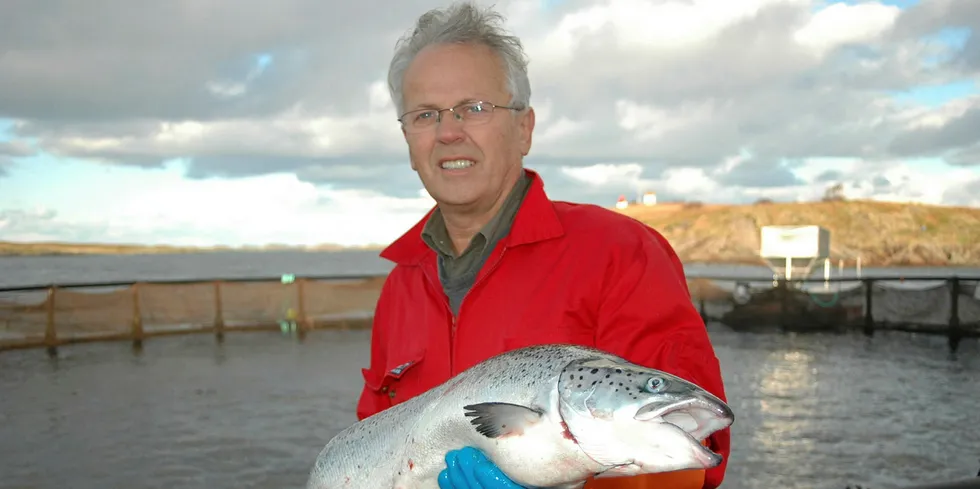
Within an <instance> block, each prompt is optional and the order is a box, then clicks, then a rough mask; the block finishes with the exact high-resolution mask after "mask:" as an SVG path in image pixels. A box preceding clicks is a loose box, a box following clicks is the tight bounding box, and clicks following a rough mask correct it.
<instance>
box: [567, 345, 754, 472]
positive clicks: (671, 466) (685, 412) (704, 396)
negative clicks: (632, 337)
mask: <svg viewBox="0 0 980 489" xmlns="http://www.w3.org/2000/svg"><path fill="white" fill-rule="evenodd" d="M558 397H559V400H558V403H559V411H560V414H561V417H562V421H563V422H564V423H565V426H566V428H567V430H568V433H569V434H570V435H571V437H572V438H573V439H574V440H575V441H576V442H577V443H578V445H579V447H580V448H581V449H582V451H583V452H585V453H586V454H587V455H588V456H589V457H590V458H591V459H592V460H594V461H596V462H597V463H599V464H600V465H602V466H604V467H606V468H608V469H609V470H610V473H611V474H612V473H615V474H617V475H631V474H641V473H655V472H667V471H673V470H684V469H707V468H711V467H716V466H718V465H719V464H721V462H722V456H721V455H719V454H717V453H714V452H712V451H711V450H709V449H708V448H707V447H706V446H704V444H703V443H702V442H703V441H704V440H705V439H706V438H707V437H708V436H710V435H711V434H712V433H714V432H716V431H718V430H721V429H724V428H727V427H728V426H730V425H731V424H732V423H733V422H734V420H735V416H734V414H733V413H732V410H731V408H729V407H728V405H727V404H726V403H725V402H724V401H722V400H721V399H719V398H718V397H716V396H714V395H712V394H711V393H710V392H708V391H706V390H704V389H703V388H701V387H699V386H697V385H695V384H693V383H691V382H688V381H686V380H684V379H682V378H680V377H677V376H675V375H671V374H668V373H666V372H662V371H659V370H654V369H650V368H645V367H642V366H639V365H635V364H632V363H629V362H625V361H621V360H618V359H615V358H592V359H583V360H577V361H573V362H571V363H569V364H568V365H567V366H566V367H565V368H564V369H563V371H562V373H561V375H560V377H559V381H558Z"/></svg>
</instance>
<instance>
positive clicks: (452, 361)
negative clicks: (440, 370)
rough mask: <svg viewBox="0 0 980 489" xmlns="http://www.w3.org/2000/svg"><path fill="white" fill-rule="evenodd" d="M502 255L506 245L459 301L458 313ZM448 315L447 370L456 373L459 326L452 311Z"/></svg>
mask: <svg viewBox="0 0 980 489" xmlns="http://www.w3.org/2000/svg"><path fill="white" fill-rule="evenodd" d="M504 253H507V245H504V247H503V248H502V249H501V250H500V256H498V257H497V259H496V260H494V262H493V263H491V264H490V268H488V269H487V273H484V274H483V275H482V276H480V277H478V278H477V279H476V281H475V282H473V285H472V286H471V287H470V290H468V291H467V292H466V295H464V296H463V298H462V299H461V300H460V301H459V312H460V313H462V312H463V304H466V298H467V297H468V296H469V295H470V292H472V291H473V289H475V288H476V287H477V286H478V285H480V283H482V282H483V280H484V279H486V278H487V277H489V276H490V274H491V273H493V271H494V270H496V269H497V265H499V264H500V262H501V261H502V260H503V259H504ZM446 308H447V309H449V302H448V300H447V301H446ZM449 315H450V316H452V318H453V325H452V329H451V330H450V335H449V369H450V372H456V328H457V327H458V326H459V318H457V317H456V315H455V314H453V311H452V310H451V309H450V310H449Z"/></svg>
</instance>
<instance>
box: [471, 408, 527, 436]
mask: <svg viewBox="0 0 980 489" xmlns="http://www.w3.org/2000/svg"><path fill="white" fill-rule="evenodd" d="M463 409H465V410H466V416H468V417H471V418H473V419H471V420H470V423H471V424H473V426H476V431H478V432H479V433H480V434H481V435H483V436H485V437H487V438H500V437H502V436H507V435H515V434H516V435H520V434H521V433H523V432H524V428H526V427H528V426H529V425H532V424H534V423H537V422H538V420H540V419H541V416H542V415H543V414H544V412H543V411H541V410H540V409H534V408H529V407H527V406H521V405H518V404H509V403H506V402H483V403H480V404H470V405H468V406H463Z"/></svg>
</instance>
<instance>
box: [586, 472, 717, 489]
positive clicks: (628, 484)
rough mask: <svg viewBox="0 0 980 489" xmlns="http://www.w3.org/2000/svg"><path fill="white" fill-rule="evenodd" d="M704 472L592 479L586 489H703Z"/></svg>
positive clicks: (587, 483)
mask: <svg viewBox="0 0 980 489" xmlns="http://www.w3.org/2000/svg"><path fill="white" fill-rule="evenodd" d="M703 486H704V470H678V471H676V472H664V473H662V474H646V475H637V476H633V477H603V478H601V479H590V480H589V481H588V482H586V483H585V488H584V489H666V488H669V489H701V487H703Z"/></svg>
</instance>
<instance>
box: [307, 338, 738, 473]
mask: <svg viewBox="0 0 980 489" xmlns="http://www.w3.org/2000/svg"><path fill="white" fill-rule="evenodd" d="M732 422H734V415H733V414H732V412H731V410H730V408H729V407H728V406H727V405H726V404H725V403H724V402H722V401H721V400H720V399H718V398H717V397H715V396H713V395H711V394H710V393H708V392H707V391H705V390H704V389H702V388H701V387H699V386H697V385H694V384H692V383H690V382H687V381H686V380H684V379H681V378H679V377H676V376H673V375H670V374H667V373H665V372H661V371H658V370H653V369H649V368H646V367H642V366H639V365H635V364H632V363H629V362H627V361H625V360H623V359H622V358H619V357H617V356H614V355H610V354H608V353H604V352H602V351H599V350H596V349H592V348H587V347H582V346H573V345H540V346H532V347H527V348H522V349H518V350H513V351H509V352H506V353H503V354H500V355H497V356H495V357H493V358H490V359H488V360H486V361H484V362H481V363H479V364H477V365H474V366H473V367H471V368H469V369H467V370H466V371H464V372H461V373H460V374H458V375H456V376H455V377H453V378H451V379H449V380H448V381H446V382H444V383H443V384H441V385H439V386H437V387H434V388H432V389H430V390H429V391H426V392H425V393H423V394H421V395H419V396H416V397H414V398H412V399H409V400H407V401H405V402H403V403H400V404H397V405H395V406H393V407H391V408H388V409H386V410H384V411H382V412H380V413H377V414H375V415H374V416H371V417H369V418H366V419H364V420H362V421H360V422H357V423H355V424H353V425H351V426H350V427H348V428H346V429H345V430H343V431H341V432H340V433H338V434H337V435H336V436H334V437H333V438H332V439H331V440H330V441H329V442H328V443H327V444H326V446H325V447H324V448H323V449H322V450H321V451H320V453H319V455H318V457H317V459H316V461H315V462H314V465H313V468H312V470H311V471H310V475H309V479H308V482H307V485H306V488H307V489H339V488H357V489H438V483H437V481H436V479H437V477H438V475H439V472H440V471H441V470H442V469H443V468H445V460H444V457H445V454H446V452H448V451H450V450H453V449H459V448H462V447H465V446H471V447H474V448H477V449H479V450H481V451H483V453H485V454H486V455H487V457H488V458H489V459H490V460H491V461H492V462H493V463H495V464H496V465H497V466H498V467H500V469H501V470H502V471H504V473H506V474H507V475H508V477H510V478H511V479H513V480H514V481H515V482H516V483H518V484H521V485H523V486H525V487H563V488H579V487H581V486H583V485H584V483H585V481H586V480H587V479H588V478H590V477H592V476H596V475H598V476H600V477H601V476H603V475H605V476H614V475H629V474H642V473H655V472H664V471H670V470H681V469H687V468H708V467H713V466H716V465H718V464H719V463H721V457H720V456H719V455H717V454H714V453H712V452H710V451H709V450H707V448H705V447H704V446H703V445H702V444H701V443H700V442H701V441H702V440H704V439H705V438H707V437H708V436H709V435H711V434H712V433H714V432H716V431H718V430H720V429H724V428H727V427H728V426H730V425H731V424H732Z"/></svg>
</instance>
